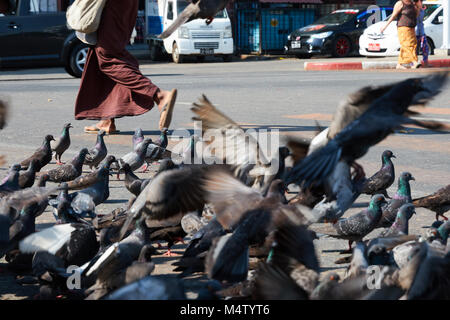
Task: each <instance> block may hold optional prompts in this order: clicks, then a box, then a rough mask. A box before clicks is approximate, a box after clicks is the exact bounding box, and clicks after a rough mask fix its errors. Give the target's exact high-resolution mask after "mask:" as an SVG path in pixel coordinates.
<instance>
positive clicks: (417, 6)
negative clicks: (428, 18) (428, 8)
mask: <svg viewBox="0 0 450 320" xmlns="http://www.w3.org/2000/svg"><path fill="white" fill-rule="evenodd" d="M415 7H416V18H418V17H419V15H420V10H422V1H417V2H415Z"/></svg>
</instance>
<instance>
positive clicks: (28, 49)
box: [0, 0, 88, 77]
mask: <svg viewBox="0 0 450 320" xmlns="http://www.w3.org/2000/svg"><path fill="white" fill-rule="evenodd" d="M72 2H73V0H0V67H23V66H36V65H39V66H48V65H63V66H64V67H65V69H66V71H67V72H68V73H69V74H71V75H72V76H74V77H81V74H82V72H83V68H84V64H85V61H86V54H87V50H88V47H87V45H85V44H84V43H82V42H81V41H80V40H78V38H77V37H76V36H75V32H74V31H73V30H69V29H68V28H67V26H66V12H65V11H66V9H67V7H68V6H69V5H70V4H71V3H72Z"/></svg>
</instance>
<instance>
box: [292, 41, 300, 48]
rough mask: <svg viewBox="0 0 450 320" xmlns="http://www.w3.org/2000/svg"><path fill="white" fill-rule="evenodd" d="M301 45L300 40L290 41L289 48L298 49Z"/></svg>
mask: <svg viewBox="0 0 450 320" xmlns="http://www.w3.org/2000/svg"><path fill="white" fill-rule="evenodd" d="M301 47H302V43H301V42H300V41H292V42H291V48H292V49H298V48H301Z"/></svg>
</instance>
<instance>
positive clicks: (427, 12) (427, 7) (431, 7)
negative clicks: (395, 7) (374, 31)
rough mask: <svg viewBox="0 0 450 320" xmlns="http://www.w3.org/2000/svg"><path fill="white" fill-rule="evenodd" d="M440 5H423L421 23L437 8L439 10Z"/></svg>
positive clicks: (387, 18)
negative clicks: (423, 10)
mask: <svg viewBox="0 0 450 320" xmlns="http://www.w3.org/2000/svg"><path fill="white" fill-rule="evenodd" d="M440 6H441V5H440V4H432V5H429V4H428V5H425V12H424V15H423V21H425V20H427V18H428V17H429V16H431V14H432V13H433V12H434V10H436V9H437V8H439V7H440ZM391 15H392V14H390V15H389V16H387V17H386V19H384V21H388V20H389V18H390V17H391Z"/></svg>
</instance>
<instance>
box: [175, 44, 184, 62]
mask: <svg viewBox="0 0 450 320" xmlns="http://www.w3.org/2000/svg"><path fill="white" fill-rule="evenodd" d="M172 60H173V62H175V63H183V60H184V57H183V55H181V54H180V50H179V49H178V45H177V43H176V42H175V43H174V44H173V46H172Z"/></svg>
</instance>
